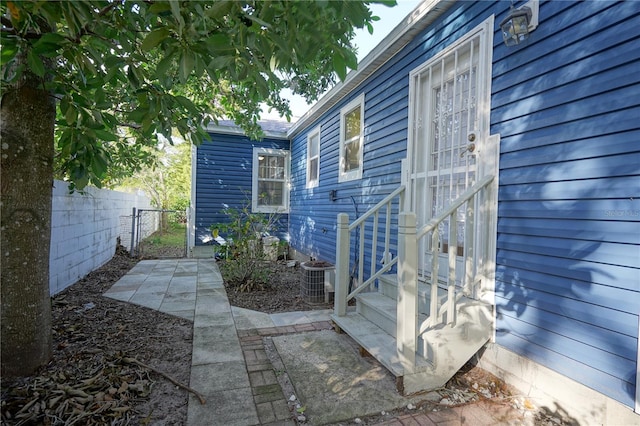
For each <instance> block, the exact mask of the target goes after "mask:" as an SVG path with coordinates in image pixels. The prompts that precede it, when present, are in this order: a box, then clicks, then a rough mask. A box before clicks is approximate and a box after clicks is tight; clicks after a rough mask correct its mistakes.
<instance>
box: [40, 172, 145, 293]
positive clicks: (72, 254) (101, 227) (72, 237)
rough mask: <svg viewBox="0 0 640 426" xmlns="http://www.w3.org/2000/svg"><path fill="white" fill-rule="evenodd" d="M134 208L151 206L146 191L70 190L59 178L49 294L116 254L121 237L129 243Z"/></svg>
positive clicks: (54, 195)
mask: <svg viewBox="0 0 640 426" xmlns="http://www.w3.org/2000/svg"><path fill="white" fill-rule="evenodd" d="M133 207H136V208H139V209H140V208H143V209H146V208H151V203H150V200H149V199H148V198H147V197H146V196H145V195H143V194H142V193H137V194H130V193H125V192H118V191H110V190H107V189H97V188H86V189H85V191H84V193H82V194H81V193H77V192H76V193H72V194H70V193H69V186H68V184H67V183H66V182H63V181H59V180H56V181H54V187H53V191H52V209H51V246H50V248H51V251H50V254H49V293H50V294H51V295H55V294H57V293H60V292H61V291H62V290H64V289H65V288H67V287H69V286H70V285H71V284H73V283H75V282H76V281H77V280H79V279H80V278H82V277H84V276H85V275H87V274H88V273H89V272H91V271H93V270H95V269H97V268H99V267H100V266H102V265H104V264H105V263H107V262H108V261H109V260H110V259H111V258H112V257H113V255H114V253H115V249H116V241H117V238H118V237H120V238H121V241H122V244H123V245H124V246H128V245H129V242H130V239H131V213H132V209H133Z"/></svg>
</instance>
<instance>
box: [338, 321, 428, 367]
mask: <svg viewBox="0 0 640 426" xmlns="http://www.w3.org/2000/svg"><path fill="white" fill-rule="evenodd" d="M331 319H332V320H333V321H334V322H335V323H336V324H337V325H338V327H340V328H341V329H342V330H343V331H344V332H345V333H347V334H348V335H349V336H350V337H351V338H352V339H353V340H355V341H356V342H357V343H358V344H359V345H360V346H362V347H363V348H364V349H365V350H366V351H367V352H369V353H370V354H371V355H372V356H373V357H374V358H376V359H377V360H378V361H379V362H380V363H381V364H382V365H384V366H385V368H387V369H388V370H389V371H390V372H391V373H392V374H393V375H394V376H396V377H401V376H403V375H404V367H403V366H402V363H401V361H400V357H399V356H398V352H397V347H396V340H395V339H394V338H393V337H392V336H390V335H389V334H387V333H386V332H385V331H384V330H382V329H381V328H380V327H378V326H376V325H375V324H373V323H372V322H371V321H369V320H367V319H366V318H365V317H363V316H362V315H360V314H358V313H356V312H348V313H347V315H345V316H343V317H340V316H337V315H335V314H334V315H332V316H331ZM416 363H417V367H416V369H421V370H424V369H427V368H430V366H429V364H428V363H427V361H426V360H425V359H424V358H422V357H420V356H416Z"/></svg>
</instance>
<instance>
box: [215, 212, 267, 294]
mask: <svg viewBox="0 0 640 426" xmlns="http://www.w3.org/2000/svg"><path fill="white" fill-rule="evenodd" d="M223 212H224V214H225V215H226V216H227V217H228V218H229V219H228V221H226V222H225V223H218V224H215V225H211V227H210V229H211V233H212V235H213V236H214V238H215V237H217V236H218V235H222V236H223V237H224V238H226V240H227V247H225V249H224V250H223V251H224V252H225V253H226V259H225V261H224V262H222V263H221V265H220V270H221V272H222V275H223V277H224V279H225V281H226V282H227V284H229V285H230V286H232V287H236V288H237V289H238V291H241V292H250V291H256V290H264V289H265V288H267V287H268V286H269V278H270V270H271V268H267V267H265V265H266V263H268V262H267V260H266V259H265V251H264V250H263V247H262V238H263V237H265V236H268V235H269V233H270V232H271V231H274V230H275V229H276V226H277V223H278V215H277V214H263V213H252V212H251V204H250V203H246V204H245V205H244V206H243V207H241V208H226V209H224V210H223Z"/></svg>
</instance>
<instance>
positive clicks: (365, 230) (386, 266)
mask: <svg viewBox="0 0 640 426" xmlns="http://www.w3.org/2000/svg"><path fill="white" fill-rule="evenodd" d="M405 188H406V187H405V186H404V185H400V186H399V187H398V188H396V189H395V190H394V191H392V192H391V193H390V194H389V195H387V196H385V197H384V198H383V199H382V200H381V201H380V202H378V203H377V204H376V205H374V206H373V207H372V208H371V209H369V210H368V211H367V212H366V213H364V214H363V215H362V216H360V217H359V218H357V219H356V220H355V221H353V223H349V217H348V215H347V214H346V213H340V214H338V223H337V238H336V283H335V296H334V301H335V305H334V309H335V312H336V315H338V316H344V315H346V308H347V303H348V301H349V300H351V299H352V298H353V297H355V295H357V294H358V293H360V292H361V291H363V290H364V289H366V288H368V287H370V286H371V285H372V284H373V283H375V281H376V280H377V279H378V278H379V277H380V276H381V275H382V274H384V273H385V272H388V271H390V270H391V269H392V267H393V266H394V265H396V264H397V263H398V259H397V256H396V257H395V258H394V257H393V256H392V254H391V251H390V248H391V216H392V208H393V205H394V200H395V199H396V198H399V200H398V209H399V210H402V207H403V206H404V193H405ZM381 215H384V216H385V217H384V218H381V217H380V216H381ZM369 219H372V222H371V221H370V222H367V220H369ZM381 219H384V220H381ZM367 225H370V226H367ZM379 226H382V228H381V229H380V230H379V229H378V227H379ZM356 229H357V230H359V232H360V234H359V235H360V237H359V240H360V241H359V244H358V247H357V248H356V250H357V252H358V254H357V256H356V259H357V260H356V264H355V265H353V268H357V270H352V265H351V261H350V257H351V254H350V251H351V249H350V246H351V235H352V234H351V233H352V232H353V231H354V230H356ZM381 234H384V235H381ZM365 241H367V243H369V244H370V246H371V251H370V253H368V257H369V260H368V262H369V271H368V272H369V273H368V275H369V277H368V278H367V279H366V280H365V279H364V276H365V268H364V266H365ZM379 244H380V245H381V246H383V247H384V252H383V253H382V260H381V262H378V251H377V250H378V245H379ZM380 263H382V266H381V265H380ZM351 271H352V272H351ZM354 282H355V283H356V287H357V288H356V289H355V290H354V291H352V292H351V293H349V287H350V286H351V284H352V283H354Z"/></svg>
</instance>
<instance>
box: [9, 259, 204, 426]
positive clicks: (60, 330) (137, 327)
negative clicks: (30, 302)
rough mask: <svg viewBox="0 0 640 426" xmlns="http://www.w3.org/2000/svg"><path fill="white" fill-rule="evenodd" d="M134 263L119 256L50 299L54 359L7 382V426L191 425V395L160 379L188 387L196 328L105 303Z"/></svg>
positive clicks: (147, 311) (148, 311)
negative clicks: (37, 369)
mask: <svg viewBox="0 0 640 426" xmlns="http://www.w3.org/2000/svg"><path fill="white" fill-rule="evenodd" d="M136 262H137V260H133V259H130V258H129V257H128V255H126V254H124V253H122V252H120V253H119V254H116V256H115V257H114V258H113V259H112V260H111V261H110V262H108V263H107V264H106V265H104V266H103V267H102V268H100V269H98V270H96V271H94V272H92V273H90V274H89V275H87V276H86V277H85V278H83V279H81V280H80V281H78V282H77V283H75V284H74V285H73V286H71V287H69V288H68V289H67V290H65V291H64V292H62V293H61V294H59V295H57V296H56V297H54V298H53V299H52V316H53V318H52V319H53V321H52V323H53V345H54V346H53V358H52V360H51V362H49V364H48V365H47V366H45V367H44V368H42V369H41V370H40V371H37V372H36V373H35V374H34V375H32V376H30V377H23V378H19V379H15V380H11V379H6V378H3V379H2V408H1V412H2V424H7V425H21V424H29V425H36V424H37V425H41V424H44V425H48V424H51V425H62V424H64V425H70V424H79V425H94V424H95V425H104V424H112V425H125V424H140V425H146V424H153V425H179V424H184V423H185V420H186V416H187V401H188V393H187V391H185V390H184V389H182V388H180V387H177V386H176V385H174V384H173V383H172V382H171V381H169V380H168V379H166V378H165V377H164V376H163V375H161V374H158V373H157V372H156V371H158V372H162V373H164V374H166V375H168V376H170V377H171V378H173V379H174V380H175V381H177V382H179V383H183V384H185V385H188V384H189V375H190V369H191V345H192V330H193V324H192V323H191V322H190V321H187V320H184V319H180V318H176V317H173V316H170V315H166V314H163V313H161V312H157V311H154V310H151V309H147V308H144V307H141V306H137V305H133V304H128V303H123V302H119V301H115V300H112V299H109V298H106V297H103V296H102V293H104V292H105V291H106V290H107V289H109V288H110V287H111V285H113V284H114V283H115V282H116V281H117V280H118V279H119V278H120V277H121V276H123V275H125V274H126V273H127V272H128V271H129V269H131V267H133V266H134V265H135V263H136ZM143 365H144V366H143ZM154 370H155V371H154Z"/></svg>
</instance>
